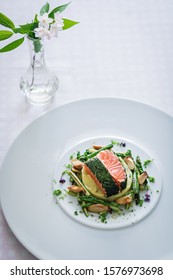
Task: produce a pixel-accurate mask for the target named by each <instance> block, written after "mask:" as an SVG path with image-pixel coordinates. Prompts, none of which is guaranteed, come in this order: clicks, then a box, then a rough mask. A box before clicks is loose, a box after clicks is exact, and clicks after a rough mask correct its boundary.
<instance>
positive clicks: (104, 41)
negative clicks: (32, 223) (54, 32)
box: [0, 0, 173, 259]
mask: <svg viewBox="0 0 173 280" xmlns="http://www.w3.org/2000/svg"><path fill="white" fill-rule="evenodd" d="M45 2H46V1H45ZM57 3H58V5H59V4H61V3H65V2H63V1H58V2H57V1H56V0H52V1H50V4H51V5H52V8H54V7H55V6H56V5H57ZM43 4H44V1H41V0H37V1H29V0H25V1H22V0H13V2H11V0H6V1H1V5H0V6H1V7H0V10H1V12H2V13H4V14H6V15H8V16H9V17H10V18H12V19H13V21H14V22H15V23H16V25H17V24H24V23H26V22H30V21H31V19H32V18H33V16H34V14H35V13H36V12H38V11H39V9H40V7H41V6H42V5H43ZM63 14H64V15H63V16H64V17H66V18H70V19H74V20H77V21H80V24H79V25H76V26H75V27H73V28H72V29H69V30H66V31H63V32H60V34H59V38H58V40H56V39H52V40H51V41H46V42H45V55H46V62H47V65H48V66H49V68H50V69H52V70H53V71H54V72H55V73H57V75H58V77H59V80H60V87H59V90H58V91H57V94H56V98H55V100H54V102H53V103H51V104H49V105H47V106H45V107H34V106H31V105H30V104H27V103H26V102H25V99H24V96H22V94H21V93H20V90H19V80H20V77H21V75H22V74H23V72H24V71H25V70H26V68H27V66H28V64H29V51H28V46H27V43H26V42H25V43H24V44H23V45H22V46H21V47H19V48H18V49H16V50H15V51H12V52H10V53H4V54H1V55H0V82H1V83H0V85H1V86H0V165H1V164H2V163H3V159H4V157H5V155H6V153H7V151H8V149H9V147H10V145H11V144H12V142H13V140H14V139H15V138H16V137H17V136H18V135H19V133H20V132H21V131H22V130H23V129H24V128H25V127H26V126H27V125H28V124H29V123H31V122H32V121H33V120H34V119H35V118H37V117H38V116H40V115H42V114H44V113H46V112H47V111H49V110H51V109H52V108H55V107H57V106H58V105H61V104H63V103H67V102H70V101H73V100H76V99H83V98H88V97H102V96H115V97H123V98H129V99H136V100H138V101H141V102H144V103H147V104H151V105H153V106H154V107H157V108H159V109H161V110H162V111H164V112H167V113H168V114H170V115H172V116H173V16H172V15H173V1H172V0H107V1H106V0H95V1H91V0H73V2H72V3H71V4H70V6H69V8H68V9H67V10H66V11H65V12H64V13H63ZM1 29H4V28H1ZM5 44H6V41H2V42H0V46H1V47H2V46H3V45H5ZM0 259H34V257H33V256H32V255H31V254H30V253H29V252H28V251H27V250H26V249H25V248H24V247H23V246H22V245H21V244H20V243H19V242H18V241H17V239H16V238H15V237H14V235H13V234H12V232H11V231H10V229H9V227H8V225H7V224H6V221H5V219H4V217H3V214H2V211H1V210H0Z"/></svg>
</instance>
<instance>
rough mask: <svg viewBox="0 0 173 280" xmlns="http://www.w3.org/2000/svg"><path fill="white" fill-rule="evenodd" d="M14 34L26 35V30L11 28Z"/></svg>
mask: <svg viewBox="0 0 173 280" xmlns="http://www.w3.org/2000/svg"><path fill="white" fill-rule="evenodd" d="M13 32H14V33H19V34H27V32H28V30H23V29H22V28H20V27H19V28H13Z"/></svg>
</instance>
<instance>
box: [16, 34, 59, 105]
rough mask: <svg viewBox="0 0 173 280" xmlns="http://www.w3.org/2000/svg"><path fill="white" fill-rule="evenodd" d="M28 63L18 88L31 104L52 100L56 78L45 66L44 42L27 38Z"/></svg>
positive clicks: (41, 103)
mask: <svg viewBox="0 0 173 280" xmlns="http://www.w3.org/2000/svg"><path fill="white" fill-rule="evenodd" d="M28 43H29V50H30V59H31V60H30V65H29V67H28V69H27V71H26V73H25V74H24V75H23V76H22V77H21V81H20V89H21V90H22V92H23V93H24V95H25V97H26V100H27V101H28V102H29V103H31V104H33V105H39V106H41V105H45V104H47V103H49V102H50V101H52V100H53V98H54V95H55V92H56V90H57V89H58V84H59V81H58V78H57V77H56V76H55V75H54V74H53V73H52V72H51V71H50V70H49V69H48V68H47V66H46V64H45V59H44V42H43V41H42V40H40V39H32V38H28Z"/></svg>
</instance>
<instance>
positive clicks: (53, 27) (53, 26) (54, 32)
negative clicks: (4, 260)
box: [50, 23, 59, 37]
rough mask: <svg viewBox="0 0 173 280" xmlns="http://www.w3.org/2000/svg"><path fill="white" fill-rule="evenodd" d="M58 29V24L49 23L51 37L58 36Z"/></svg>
mask: <svg viewBox="0 0 173 280" xmlns="http://www.w3.org/2000/svg"><path fill="white" fill-rule="evenodd" d="M58 31H59V27H58V25H57V24H56V23H55V24H51V27H50V34H51V37H58Z"/></svg>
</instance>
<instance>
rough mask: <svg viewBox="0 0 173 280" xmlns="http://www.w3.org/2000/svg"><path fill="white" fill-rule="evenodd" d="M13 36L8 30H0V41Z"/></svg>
mask: <svg viewBox="0 0 173 280" xmlns="http://www.w3.org/2000/svg"><path fill="white" fill-rule="evenodd" d="M12 35H13V32H11V31H8V30H0V41H3V40H6V39H8V38H10V37H11V36H12Z"/></svg>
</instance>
